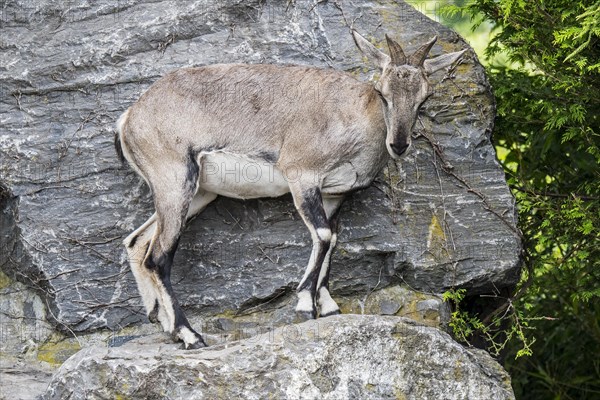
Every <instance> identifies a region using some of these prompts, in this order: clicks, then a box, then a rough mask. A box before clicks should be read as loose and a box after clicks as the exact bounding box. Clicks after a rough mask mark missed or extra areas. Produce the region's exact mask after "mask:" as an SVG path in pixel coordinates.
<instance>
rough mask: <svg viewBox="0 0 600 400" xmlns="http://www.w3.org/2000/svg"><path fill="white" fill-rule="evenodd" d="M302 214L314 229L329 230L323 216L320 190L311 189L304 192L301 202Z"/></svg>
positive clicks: (325, 218) (325, 216)
mask: <svg viewBox="0 0 600 400" xmlns="http://www.w3.org/2000/svg"><path fill="white" fill-rule="evenodd" d="M302 212H303V214H304V215H305V217H306V218H307V219H308V222H309V223H310V224H311V225H312V226H313V227H314V228H315V229H318V228H327V229H329V221H327V214H325V210H324V209H323V197H322V196H321V189H319V188H312V189H308V190H306V192H305V193H304V196H303V201H302Z"/></svg>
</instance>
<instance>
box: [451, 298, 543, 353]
mask: <svg viewBox="0 0 600 400" xmlns="http://www.w3.org/2000/svg"><path fill="white" fill-rule="evenodd" d="M466 293H467V290H466V289H451V290H448V291H446V292H445V293H444V294H443V299H444V301H446V302H448V303H449V304H451V305H452V308H453V310H454V311H452V315H451V316H450V322H449V323H448V325H449V326H450V328H451V329H452V333H453V335H454V338H455V339H456V340H458V341H459V342H463V343H466V344H469V343H471V340H472V338H473V336H475V335H478V336H481V337H483V338H484V339H485V341H486V345H487V347H488V351H489V352H490V353H491V354H492V355H493V356H496V357H499V356H500V355H501V354H502V352H503V351H504V350H505V349H506V347H507V346H508V344H509V343H511V342H514V341H516V342H518V343H519V349H518V350H517V352H516V355H515V357H516V358H519V357H522V356H531V355H532V352H531V346H532V345H533V344H534V343H535V340H536V339H535V337H532V336H531V335H530V334H529V332H528V331H529V330H531V329H532V328H531V327H530V323H531V322H532V321H534V320H537V319H540V318H531V317H526V316H525V315H524V312H523V311H522V310H515V309H514V307H513V305H512V303H509V306H508V308H507V309H506V310H504V313H503V314H499V315H495V316H494V317H493V318H492V319H491V322H488V323H486V322H485V321H482V320H481V319H480V318H479V317H477V316H474V315H473V314H472V313H470V312H468V311H466V310H463V309H462V304H461V302H463V300H464V299H465V295H466ZM507 321H510V324H508V325H507V324H506V322H507ZM507 326H508V327H507Z"/></svg>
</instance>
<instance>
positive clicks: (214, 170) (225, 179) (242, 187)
mask: <svg viewBox="0 0 600 400" xmlns="http://www.w3.org/2000/svg"><path fill="white" fill-rule="evenodd" d="M201 157H202V168H201V176H200V182H199V184H200V187H201V188H202V189H204V190H206V191H208V192H212V193H216V194H219V195H221V196H226V197H233V198H237V199H255V198H260V197H279V196H281V195H284V194H286V193H288V192H289V191H290V188H289V184H288V180H287V179H286V176H285V175H284V173H283V172H282V171H280V170H279V169H278V168H276V167H275V165H273V164H272V163H270V162H267V161H265V160H262V159H260V158H252V157H249V156H248V155H245V154H235V153H230V152H227V151H225V150H217V151H214V152H210V153H201Z"/></svg>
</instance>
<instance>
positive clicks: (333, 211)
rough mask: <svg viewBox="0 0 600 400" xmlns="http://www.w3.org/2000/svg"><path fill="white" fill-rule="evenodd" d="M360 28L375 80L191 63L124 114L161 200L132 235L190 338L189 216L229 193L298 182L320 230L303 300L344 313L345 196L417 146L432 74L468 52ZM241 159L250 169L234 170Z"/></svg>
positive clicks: (145, 270)
mask: <svg viewBox="0 0 600 400" xmlns="http://www.w3.org/2000/svg"><path fill="white" fill-rule="evenodd" d="M353 35H354V38H355V41H356V43H357V46H358V47H359V48H360V49H361V51H363V53H365V54H366V55H368V56H369V57H370V58H371V59H372V60H373V61H374V62H375V63H376V64H377V65H378V66H379V67H380V68H381V69H382V75H381V79H380V80H379V82H377V84H376V85H375V86H372V85H371V84H368V83H363V82H359V81H357V80H356V79H354V78H353V77H351V76H349V75H347V74H345V73H343V72H340V71H335V70H331V69H319V68H311V67H305V66H278V65H246V64H220V65H211V66H206V67H200V68H186V69H180V70H177V71H174V72H171V73H169V74H167V75H166V76H165V77H163V78H162V79H160V80H159V81H157V82H156V83H155V84H154V85H152V86H151V87H150V88H149V89H148V90H147V91H146V92H145V93H144V94H143V95H142V96H141V97H140V99H139V100H138V101H137V102H136V103H135V104H134V105H132V106H131V107H130V108H129V110H128V111H127V112H126V113H125V114H124V115H123V116H122V117H121V119H120V120H119V122H118V128H119V137H118V142H117V149H121V150H122V154H123V155H124V157H125V158H126V159H127V160H128V161H129V163H130V164H131V165H132V167H133V168H134V169H135V170H136V171H137V172H138V173H139V174H140V175H141V176H142V177H144V179H145V180H146V181H147V182H148V184H149V185H150V187H151V189H152V193H153V196H154V204H155V208H156V213H155V214H154V215H153V216H152V217H151V218H150V219H149V220H148V221H147V222H146V223H145V224H144V225H143V226H141V227H140V228H138V229H137V230H136V231H135V232H133V233H132V234H131V235H130V236H129V237H128V238H127V239H126V240H125V244H126V247H127V250H128V255H129V258H130V264H131V267H132V270H133V272H134V275H135V277H136V280H137V282H138V287H139V289H140V292H141V294H142V299H143V301H144V305H145V306H146V309H147V311H148V313H149V315H151V316H152V317H153V318H156V319H158V321H159V322H160V323H161V324H162V325H163V328H164V330H165V331H168V332H171V333H172V334H173V336H174V338H175V339H176V340H182V341H183V342H184V344H185V347H186V348H194V347H200V346H202V345H204V342H203V341H202V338H201V336H200V335H199V334H198V333H196V332H195V331H194V330H193V329H192V328H191V327H190V326H189V323H188V322H187V319H185V316H184V314H183V312H182V311H181V309H180V307H179V305H178V303H177V300H176V298H175V296H174V293H173V289H172V288H171V284H170V279H169V275H170V268H171V264H172V261H173V255H174V252H175V249H176V247H177V243H178V240H179V236H180V233H181V231H182V229H183V226H184V224H185V221H186V219H188V218H190V217H191V216H193V215H195V214H196V213H198V212H200V211H201V210H202V209H203V208H204V207H205V206H206V205H207V204H208V203H209V202H210V201H212V200H214V198H215V197H216V195H218V194H220V195H226V196H230V197H238V198H253V197H265V196H279V195H281V194H284V193H286V192H291V193H292V196H293V199H294V204H295V206H296V208H297V209H298V211H299V213H300V215H301V217H302V218H303V220H304V222H305V223H306V225H307V227H308V228H309V230H310V232H311V235H312V239H313V251H312V255H311V259H310V260H309V265H308V267H307V270H306V273H305V275H304V277H303V279H302V280H301V281H300V284H299V292H298V296H299V303H298V307H297V311H298V312H299V313H300V314H303V315H307V316H308V317H312V318H314V317H316V316H317V315H318V313H319V311H320V312H321V314H322V315H331V314H335V313H338V312H339V308H338V307H337V305H336V304H335V302H334V301H333V299H331V297H330V295H329V292H328V277H329V269H328V268H329V260H330V257H331V249H332V248H333V247H334V246H335V241H336V232H335V231H336V227H337V223H336V222H335V221H337V211H338V210H339V206H340V204H341V202H342V200H343V196H344V195H345V194H347V193H351V192H352V191H354V190H358V189H361V188H364V187H366V186H368V185H369V184H370V183H371V182H372V181H373V179H374V178H375V176H376V175H377V173H378V172H379V171H380V169H381V168H382V167H383V165H384V163H385V162H386V160H387V157H388V153H389V154H390V155H391V156H392V157H394V158H397V157H399V156H400V155H401V154H402V153H403V152H404V151H405V150H406V148H407V147H408V145H409V144H410V132H411V130H412V127H413V125H414V122H415V120H416V117H417V113H418V109H419V107H420V105H421V104H422V103H423V102H424V101H425V99H426V98H427V96H428V95H429V93H430V88H429V83H428V81H427V75H428V74H430V73H432V72H433V71H435V70H437V69H440V68H443V67H445V66H447V65H449V64H451V63H452V62H454V61H455V60H456V59H457V58H458V57H459V56H460V54H462V52H459V53H452V54H449V55H445V56H442V57H438V58H437V59H434V60H425V56H426V55H427V53H428V52H429V49H430V48H431V46H432V45H433V42H434V40H433V41H431V42H429V43H427V44H426V45H424V46H423V47H422V48H421V49H419V50H418V51H417V52H416V53H415V54H413V55H412V56H410V57H406V56H405V55H404V52H403V51H402V48H401V47H400V45H398V44H397V43H396V42H394V41H393V40H392V39H390V38H388V44H389V47H390V51H391V57H390V56H387V55H386V54H384V53H382V52H380V51H379V50H377V49H376V48H375V47H374V46H373V45H371V44H370V43H369V42H367V41H366V40H365V39H364V38H363V37H362V36H360V35H358V34H357V33H356V32H353ZM407 60H408V61H407ZM386 148H387V151H386ZM238 167H239V168H240V172H239V173H240V174H241V176H239V177H235V176H234V177H231V176H230V174H231V171H232V170H235V168H238ZM243 171H246V172H247V173H248V175H245V176H244V175H243ZM248 171H252V173H250V172H248ZM234 174H235V173H234ZM238 178H239V179H238ZM199 290H201V288H199ZM157 304H158V309H157Z"/></svg>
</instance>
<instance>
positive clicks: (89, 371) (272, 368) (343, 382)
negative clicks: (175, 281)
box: [42, 315, 514, 400]
mask: <svg viewBox="0 0 600 400" xmlns="http://www.w3.org/2000/svg"><path fill="white" fill-rule="evenodd" d="M157 339H159V338H157V337H152V336H151V337H146V338H144V339H136V340H132V341H129V342H127V343H125V344H123V345H122V346H120V347H113V348H109V347H89V348H86V349H85V350H82V351H81V352H79V353H78V354H76V355H75V356H73V357H72V358H70V359H69V360H67V361H66V362H65V363H64V364H63V365H62V367H61V368H60V370H59V371H58V372H57V373H56V374H55V375H54V377H53V379H52V382H51V383H50V386H49V389H48V391H47V392H46V393H45V394H44V395H43V396H42V399H46V400H51V399H71V400H78V399H81V400H84V399H85V400H87V399H124V398H127V399H159V398H160V399H164V398H167V399H271V398H272V399H332V400H337V399H378V400H379V399H392V398H393V399H406V400H409V399H417V400H421V399H435V400H438V399H445V400H451V399H469V400H478V399H486V400H487V399H494V400H502V399H514V396H513V394H512V390H511V387H510V379H509V377H508V375H507V373H506V372H505V371H504V370H503V369H502V368H501V367H500V366H499V365H498V364H497V363H496V362H495V361H494V360H493V359H492V358H491V357H490V356H489V355H488V354H487V353H485V352H484V351H482V350H474V349H465V348H463V347H462V346H460V345H459V344H457V343H456V342H454V341H453V340H452V339H451V338H450V336H449V335H447V334H445V333H443V332H441V331H439V330H438V329H435V328H430V327H426V326H423V325H419V324H417V323H415V322H413V321H411V320H408V319H404V318H399V317H383V316H359V315H341V316H336V317H330V318H325V319H322V320H317V321H309V322H305V323H302V324H298V325H287V326H284V327H281V328H277V329H275V330H271V331H265V332H263V333H261V334H259V335H257V336H254V337H251V338H249V339H245V340H241V341H237V342H233V343H222V344H213V346H212V347H210V348H207V349H202V350H193V351H185V350H180V349H178V346H177V345H174V344H172V343H168V342H166V343H164V342H163V343H159V344H157V343H156V341H157ZM213 340H214V339H213Z"/></svg>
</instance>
